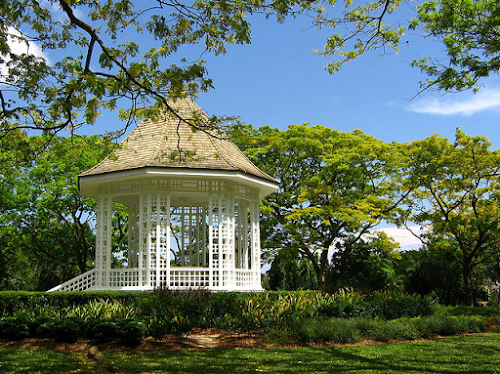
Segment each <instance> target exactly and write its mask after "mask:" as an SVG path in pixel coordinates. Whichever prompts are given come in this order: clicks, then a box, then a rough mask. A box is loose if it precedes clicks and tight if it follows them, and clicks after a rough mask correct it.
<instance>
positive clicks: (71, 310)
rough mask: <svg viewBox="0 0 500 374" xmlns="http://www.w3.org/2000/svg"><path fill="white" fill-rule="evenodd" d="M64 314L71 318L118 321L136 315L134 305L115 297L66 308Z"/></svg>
mask: <svg viewBox="0 0 500 374" xmlns="http://www.w3.org/2000/svg"><path fill="white" fill-rule="evenodd" d="M64 314H66V316H67V317H70V318H78V319H81V320H83V321H86V320H89V319H101V320H104V321H117V320H122V319H131V318H134V317H135V315H136V308H135V306H133V305H129V304H125V303H123V302H122V301H119V300H114V299H108V300H105V299H100V298H99V299H95V300H90V301H89V302H88V303H86V304H81V305H77V306H74V307H66V308H64Z"/></svg>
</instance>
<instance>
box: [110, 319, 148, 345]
mask: <svg viewBox="0 0 500 374" xmlns="http://www.w3.org/2000/svg"><path fill="white" fill-rule="evenodd" d="M116 327H117V331H118V339H120V340H121V341H122V342H123V343H125V344H127V345H137V344H139V343H140V342H141V340H142V339H144V338H145V337H146V333H147V328H146V326H145V325H144V323H142V322H140V321H134V320H122V321H118V322H117V323H116Z"/></svg>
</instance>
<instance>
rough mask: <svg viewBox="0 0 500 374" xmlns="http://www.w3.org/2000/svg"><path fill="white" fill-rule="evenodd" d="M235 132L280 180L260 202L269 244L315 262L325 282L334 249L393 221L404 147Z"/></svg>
mask: <svg viewBox="0 0 500 374" xmlns="http://www.w3.org/2000/svg"><path fill="white" fill-rule="evenodd" d="M230 134H231V136H232V138H233V139H234V140H235V141H236V142H237V143H238V144H239V145H241V146H242V148H246V154H247V155H248V156H249V157H250V158H251V159H252V160H253V161H254V162H255V163H256V164H257V165H258V166H259V167H261V168H262V169H263V170H265V171H267V172H268V173H269V174H271V175H273V176H275V177H276V178H277V179H278V180H279V182H280V189H279V191H278V192H277V193H274V194H272V195H270V196H268V197H267V198H266V199H265V200H264V202H263V205H262V212H263V217H262V221H261V222H262V223H261V227H262V238H263V239H262V245H263V248H264V249H265V250H267V251H268V252H272V253H274V252H276V251H279V250H282V249H286V250H290V249H294V250H296V251H298V252H299V253H300V254H301V257H304V258H307V259H308V260H309V261H310V262H311V263H312V264H313V266H314V270H315V272H316V275H317V278H318V285H319V286H320V287H324V285H325V275H326V272H327V271H328V269H329V267H330V266H331V265H332V264H331V261H330V257H331V256H330V255H331V251H333V250H334V248H336V249H337V250H341V251H342V250H350V248H352V246H353V245H354V244H355V243H357V242H359V241H361V240H362V239H363V237H364V236H365V235H367V234H368V233H370V232H371V230H372V229H374V227H375V226H377V225H378V224H379V223H380V222H381V221H383V220H385V219H390V218H391V217H392V216H393V214H394V213H395V210H396V208H397V206H398V203H399V202H400V201H401V199H403V198H404V196H405V194H406V193H407V192H405V191H403V190H401V189H399V188H398V187H397V186H398V183H397V181H398V180H399V174H398V173H399V170H400V164H399V162H400V157H399V146H398V145H397V144H387V143H384V142H382V141H380V140H377V139H375V138H373V137H371V136H368V135H365V134H364V133H362V132H361V131H354V132H353V133H340V132H338V131H335V130H332V129H329V128H326V127H322V126H314V127H310V126H307V125H301V126H297V125H291V126H289V128H288V130H285V131H279V130H277V129H271V128H269V127H263V128H260V129H259V130H254V129H252V128H251V127H250V126H239V127H235V128H233V130H232V131H231V133H230ZM386 244H388V245H386V246H385V248H386V249H387V250H392V249H393V246H391V245H389V243H388V242H387V243H386ZM339 258H340V257H339Z"/></svg>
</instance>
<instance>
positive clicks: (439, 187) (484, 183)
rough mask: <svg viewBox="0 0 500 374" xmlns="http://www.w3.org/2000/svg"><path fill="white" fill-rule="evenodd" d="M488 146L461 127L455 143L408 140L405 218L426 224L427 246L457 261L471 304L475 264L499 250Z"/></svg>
mask: <svg viewBox="0 0 500 374" xmlns="http://www.w3.org/2000/svg"><path fill="white" fill-rule="evenodd" d="M490 146H491V144H490V143H489V142H488V140H487V139H486V138H484V137H472V136H468V135H466V134H464V133H463V132H462V131H461V130H457V134H456V140H455V142H454V143H453V144H452V143H450V142H449V141H448V140H447V139H443V138H440V137H438V136H433V137H430V138H427V139H425V140H421V141H415V142H413V143H411V144H410V145H409V163H408V165H409V170H408V174H407V175H408V177H407V178H406V179H405V183H411V184H413V186H414V189H413V190H412V191H413V192H412V194H411V195H410V198H409V200H408V210H402V211H401V212H404V213H405V214H404V215H403V218H404V219H406V220H410V221H412V222H416V223H417V224H419V225H421V226H422V227H423V228H425V233H424V234H423V236H422V240H423V241H424V243H425V244H427V247H428V249H429V250H434V251H441V252H444V253H446V254H447V255H448V256H449V258H450V259H452V260H454V261H456V262H457V263H458V264H459V265H460V267H461V269H462V273H463V278H464V283H465V292H466V297H467V303H469V304H472V302H473V294H472V291H473V290H472V271H473V269H474V268H475V267H476V266H478V265H480V264H482V263H487V262H488V261H491V260H492V259H495V258H497V256H498V253H499V251H500V200H499V196H500V195H499V194H500V152H499V151H491V150H489V147H490Z"/></svg>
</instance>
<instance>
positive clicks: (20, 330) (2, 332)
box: [0, 317, 30, 340]
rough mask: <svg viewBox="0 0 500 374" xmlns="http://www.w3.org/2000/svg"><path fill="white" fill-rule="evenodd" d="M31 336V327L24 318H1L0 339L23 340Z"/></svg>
mask: <svg viewBox="0 0 500 374" xmlns="http://www.w3.org/2000/svg"><path fill="white" fill-rule="evenodd" d="M29 335H30V330H29V326H28V324H27V321H26V320H25V319H24V318H15V317H7V318H0V339H13V340H17V339H23V338H27V337H28V336H29Z"/></svg>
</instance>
